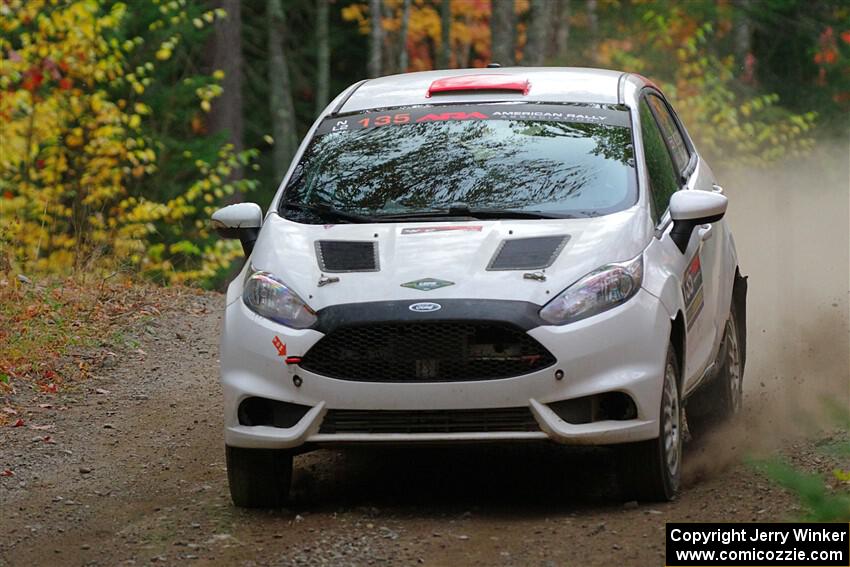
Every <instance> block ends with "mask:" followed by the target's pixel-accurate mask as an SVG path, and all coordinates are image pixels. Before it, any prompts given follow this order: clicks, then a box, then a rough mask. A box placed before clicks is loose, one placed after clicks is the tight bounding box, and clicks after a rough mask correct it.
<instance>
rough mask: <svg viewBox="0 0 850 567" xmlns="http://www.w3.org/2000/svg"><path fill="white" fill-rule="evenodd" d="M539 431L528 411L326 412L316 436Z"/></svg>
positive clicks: (515, 409) (507, 409)
mask: <svg viewBox="0 0 850 567" xmlns="http://www.w3.org/2000/svg"><path fill="white" fill-rule="evenodd" d="M539 430H540V427H539V426H538V425H537V421H535V419H534V416H533V415H531V411H529V409H528V408H495V409H474V410H328V412H327V413H326V414H325V419H324V421H322V425H321V427H320V428H319V433H331V434H337V433H475V432H482V433H488V432H500V431H501V432H517V431H539Z"/></svg>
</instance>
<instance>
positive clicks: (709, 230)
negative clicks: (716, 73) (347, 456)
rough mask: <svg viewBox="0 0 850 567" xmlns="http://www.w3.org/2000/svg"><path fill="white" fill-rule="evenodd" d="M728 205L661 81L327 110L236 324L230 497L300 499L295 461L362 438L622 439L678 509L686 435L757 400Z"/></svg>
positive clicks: (523, 74)
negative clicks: (747, 390)
mask: <svg viewBox="0 0 850 567" xmlns="http://www.w3.org/2000/svg"><path fill="white" fill-rule="evenodd" d="M726 206H727V198H726V197H725V196H724V195H723V190H722V189H721V187H720V186H718V185H717V184H716V182H715V178H714V176H713V175H712V172H711V169H710V168H709V166H708V164H707V163H706V162H705V160H704V159H703V158H702V157H701V156H700V155H699V154H698V153H697V150H696V148H695V147H694V144H693V142H692V140H691V138H690V137H689V136H688V133H687V132H686V130H685V128H684V127H683V125H682V124H681V122H680V121H679V119H678V118H677V116H676V114H675V113H674V112H673V109H672V108H671V107H670V105H669V103H668V102H667V101H666V99H665V98H664V95H663V94H662V93H661V92H660V91H659V90H658V88H657V87H656V86H654V85H653V84H652V83H651V82H650V81H648V80H647V79H645V78H643V77H641V76H639V75H634V74H629V73H622V72H615V71H606V70H594V69H571V68H512V69H463V70H455V71H431V72H423V73H410V74H405V75H397V76H392V77H383V78H379V79H374V80H368V81H362V82H360V83H357V84H355V85H352V86H351V87H349V88H348V89H346V90H345V91H344V92H343V93H342V94H340V95H339V96H338V97H337V98H336V100H334V101H333V102H332V103H331V104H330V105H329V106H328V108H327V109H326V110H325V111H324V112H323V113H322V114H321V116H319V118H318V119H317V120H316V122H315V124H314V125H313V127H312V128H311V129H310V131H309V133H308V134H307V136H306V138H305V139H304V142H303V143H302V144H301V147H300V149H299V150H298V153H297V155H296V156H295V158H294V160H293V163H292V166H291V167H290V168H289V171H288V172H287V174H286V177H285V178H284V179H283V182H282V184H281V186H280V189H279V190H278V192H277V195H276V196H275V198H274V200H273V201H272V203H271V206H270V208H269V210H268V212H267V213H266V214H265V216H263V214H262V211H261V209H260V207H259V206H257V205H255V204H251V203H241V204H236V205H231V206H229V207H225V208H223V209H220V210H219V211H217V212H216V213H215V215H214V216H213V226H215V227H216V228H217V230H218V231H219V233H220V234H221V235H222V236H225V237H229V238H239V239H240V240H241V242H242V245H243V247H244V249H245V253H246V255H247V257H248V258H247V261H246V263H245V267H244V269H243V271H242V273H241V274H240V275H239V276H238V277H237V278H236V279H235V280H234V281H233V283H231V284H230V287H229V288H228V292H227V308H226V313H225V318H224V327H223V331H222V338H221V381H222V385H223V387H224V399H225V406H224V415H225V444H226V451H227V468H228V477H229V481H230V490H231V495H232V498H233V501H234V503H235V504H236V505H239V506H278V505H281V504H282V503H284V502H285V500H286V498H287V496H288V493H289V485H290V480H291V477H292V463H293V455H294V454H297V453H299V452H303V451H306V450H309V449H311V448H315V447H318V446H322V445H326V444H333V445H335V446H338V445H345V444H361V443H387V444H413V443H420V442H428V443H434V442H445V443H484V442H531V441H535V442H537V441H541V440H544V441H545V440H548V441H554V442H556V443H563V444H579V445H587V444H591V445H613V446H616V449H617V451H618V453H617V461H618V462H619V463H620V465H621V466H620V469H621V470H620V475H621V477H620V478H621V484H622V487H623V489H624V491H625V492H626V493H627V495H628V496H627V497H628V498H639V499H646V500H651V499H662V500H663V499H669V498H671V497H672V496H673V495H674V494H675V492H676V490H677V488H678V485H679V478H680V471H681V459H682V443H683V436H684V435H683V433H684V429H685V419H684V411H683V407H684V406H685V404H687V409H688V418H689V421H690V429H691V430H692V431H693V430H695V429H696V428H697V427H698V426H700V425H701V424H704V423H707V422H709V421H711V420H714V419H716V418H720V417H724V416H728V415H731V414H734V413H735V412H737V411H739V410H740V407H741V398H742V396H741V392H742V390H741V384H742V376H743V369H744V356H745V297H746V280H745V279H744V278H742V277H741V275H740V273H739V271H738V260H737V257H736V253H735V246H734V242H733V240H732V235H731V234H730V231H729V228H728V227H727V225H726V223H725V221H724V220H723V215H724V213H725V211H726Z"/></svg>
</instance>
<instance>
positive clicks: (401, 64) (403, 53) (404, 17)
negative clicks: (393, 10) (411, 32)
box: [398, 0, 411, 73]
mask: <svg viewBox="0 0 850 567" xmlns="http://www.w3.org/2000/svg"><path fill="white" fill-rule="evenodd" d="M410 1H411V0H404V3H403V4H402V8H401V29H400V30H399V36H401V37H400V40H401V42H400V43H401V45H400V46H399V50H398V71H399V73H406V72H407V62H408V58H407V27H408V25H409V24H410Z"/></svg>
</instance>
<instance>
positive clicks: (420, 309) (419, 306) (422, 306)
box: [407, 301, 443, 313]
mask: <svg viewBox="0 0 850 567" xmlns="http://www.w3.org/2000/svg"><path fill="white" fill-rule="evenodd" d="M407 308H408V309H410V310H411V311H413V312H414V313H432V312H434V311H439V310H440V309H442V308H443V306H442V305H440V304H439V303H431V302H429V301H423V302H422V303H414V304H413V305H409V306H408V307H407Z"/></svg>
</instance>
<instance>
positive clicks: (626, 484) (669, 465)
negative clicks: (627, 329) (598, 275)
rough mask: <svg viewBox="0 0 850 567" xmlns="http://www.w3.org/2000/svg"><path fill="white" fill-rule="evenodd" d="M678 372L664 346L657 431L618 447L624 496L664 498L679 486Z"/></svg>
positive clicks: (670, 349) (673, 354)
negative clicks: (652, 435)
mask: <svg viewBox="0 0 850 567" xmlns="http://www.w3.org/2000/svg"><path fill="white" fill-rule="evenodd" d="M680 375H681V372H680V368H679V362H678V359H677V358H676V351H675V349H674V348H673V345H672V344H671V345H670V346H668V348H667V360H666V363H665V365H664V380H663V383H662V392H661V408H660V413H659V426H658V429H659V435H658V437H657V438H655V439H651V440H649V441H641V442H638V443H628V444H626V445H622V446H621V447H620V449H619V455H618V457H619V458H618V465H619V467H618V468H619V471H618V473H619V481H620V487H621V489H622V492H623V494H622V495H623V497H624V499H626V500H641V501H645V502H665V501H668V500H672V499H673V497H674V496H675V495H676V492H678V490H679V483H680V480H681V476H682V442H683V438H682V433H683V431H682V426H683V421H682V410H681V399H680V395H679V383H680V381H679V377H680Z"/></svg>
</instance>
